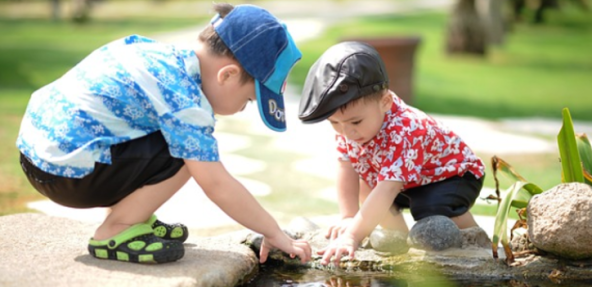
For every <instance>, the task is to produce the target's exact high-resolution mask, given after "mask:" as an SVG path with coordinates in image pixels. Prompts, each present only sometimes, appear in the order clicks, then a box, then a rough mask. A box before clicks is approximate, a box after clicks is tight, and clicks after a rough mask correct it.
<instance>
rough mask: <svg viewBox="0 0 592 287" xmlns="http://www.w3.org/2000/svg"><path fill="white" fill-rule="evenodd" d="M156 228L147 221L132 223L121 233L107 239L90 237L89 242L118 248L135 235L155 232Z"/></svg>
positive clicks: (94, 244)
mask: <svg viewBox="0 0 592 287" xmlns="http://www.w3.org/2000/svg"><path fill="white" fill-rule="evenodd" d="M153 233H154V230H153V229H152V227H151V226H150V225H148V224H146V223H138V224H135V225H132V226H131V227H129V228H128V229H126V230H124V231H122V232H121V233H119V234H117V235H115V236H113V237H111V238H109V239H105V240H94V239H92V238H91V239H90V242H89V244H90V245H93V246H107V248H109V249H116V248H117V247H118V246H119V245H121V244H122V243H124V242H126V241H128V240H130V239H133V238H135V237H138V236H141V235H145V234H153Z"/></svg>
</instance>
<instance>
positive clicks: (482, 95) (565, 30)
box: [0, 11, 592, 215]
mask: <svg viewBox="0 0 592 287" xmlns="http://www.w3.org/2000/svg"><path fill="white" fill-rule="evenodd" d="M568 12H569V13H570V14H569V15H567V16H566V15H556V14H554V15H552V17H551V19H550V22H551V24H550V25H547V26H540V27H535V26H531V25H526V24H521V25H518V26H515V27H514V31H513V32H512V33H511V34H509V37H508V39H507V43H506V44H505V45H504V46H503V47H499V48H495V49H493V50H492V51H491V53H490V54H489V56H488V57H487V58H485V59H477V58H471V57H447V56H446V55H445V54H444V53H443V43H444V34H443V33H444V31H445V24H446V15H444V14H433V13H432V14H416V15H411V16H396V17H373V18H360V19H352V20H351V21H347V22H343V23H341V24H339V25H337V26H335V27H332V28H330V29H328V30H327V33H326V35H323V36H322V37H320V38H318V39H315V40H311V41H308V42H306V43H302V44H300V45H299V46H300V48H301V50H302V52H303V54H304V57H303V59H302V61H301V62H300V63H299V64H298V65H297V66H296V67H295V68H294V71H293V73H292V75H291V77H290V81H291V82H292V83H293V84H295V85H302V83H303V82H304V77H305V76H306V73H307V71H308V68H309V67H310V65H311V64H312V63H313V62H314V61H315V60H316V59H317V58H318V56H320V54H321V53H322V52H323V51H324V50H325V49H327V48H328V47H329V46H331V45H333V44H334V43H336V42H337V41H339V40H340V39H345V38H352V37H359V36H360V35H365V36H378V35H380V36H387V35H421V37H422V42H421V46H420V48H419V50H418V52H417V54H416V74H415V83H414V86H415V95H416V98H415V100H416V101H415V105H416V106H417V107H419V108H421V109H423V110H425V111H427V112H432V113H441V114H460V115H473V116H479V117H487V118H502V117H519V116H546V117H555V118H559V117H560V114H561V108H562V107H564V106H567V107H569V108H570V110H571V113H572V116H573V117H574V118H575V119H578V120H592V113H589V110H590V109H591V108H592V81H591V80H590V79H592V58H591V57H590V56H589V51H592V46H591V45H592V33H591V32H592V28H591V27H592V26H591V25H590V24H591V22H592V20H588V19H586V18H584V19H582V17H580V16H579V14H577V13H575V12H573V11H571V12H570V11H568ZM163 13H164V12H163ZM177 16H178V15H177ZM568 16H569V17H568ZM208 17H209V16H208ZM204 19H205V18H201V19H199V18H195V17H193V16H191V17H189V16H179V17H173V16H170V17H160V18H134V17H131V18H129V19H125V20H123V19H120V18H117V19H109V20H106V19H95V20H94V21H91V22H90V23H88V24H86V25H83V26H76V25H72V24H71V23H69V22H58V23H56V22H51V21H49V20H42V19H29V20H15V19H7V18H0V30H1V31H4V33H3V37H0V137H1V138H2V139H3V140H2V141H1V142H0V182H1V183H2V184H0V215H3V214H10V213H15V212H22V211H26V207H25V204H26V202H28V201H30V200H33V199H39V198H42V197H41V196H40V195H38V194H37V193H36V192H34V191H33V190H32V188H31V187H30V186H29V184H28V183H27V182H26V179H25V177H24V176H23V175H22V172H21V170H20V167H19V165H18V158H17V154H18V152H17V150H16V147H15V140H16V136H17V132H18V127H19V123H20V119H21V117H22V115H23V113H24V109H25V106H26V103H27V101H28V98H29V96H30V94H31V93H32V92H33V91H34V90H35V89H37V88H39V87H41V86H42V85H45V84H47V83H49V82H50V81H52V80H54V79H56V78H57V77H59V76H60V75H62V74H63V73H64V72H65V71H67V70H68V69H69V68H70V67H72V66H73V65H74V64H76V63H77V62H78V61H80V60H81V59H82V58H83V57H84V56H85V55H87V54H88V53H89V52H91V51H92V50H94V49H96V48H97V47H99V46H100V45H103V44H105V43H107V42H109V41H112V40H114V39H116V38H119V37H123V36H125V35H129V34H133V33H137V34H143V35H151V34H155V33H159V32H162V31H170V30H175V29H180V28H186V27H191V26H195V25H196V24H198V23H201V22H203V20H204ZM243 131H244V129H242V128H241V126H240V124H239V123H237V125H236V126H235V128H234V129H230V130H228V131H226V132H236V133H239V134H241V133H243ZM253 141H254V142H257V143H258V144H257V145H256V146H255V147H253V148H249V149H245V150H241V151H240V152H239V154H241V155H244V156H250V157H253V158H257V159H260V160H264V161H266V163H267V164H268V169H267V170H266V171H265V172H263V173H257V174H253V175H251V176H250V177H251V178H253V179H256V180H261V181H263V182H265V183H267V184H269V185H271V187H272V189H273V191H274V193H273V195H272V196H268V197H263V198H260V200H261V202H262V204H263V205H264V206H266V207H267V208H269V209H270V210H272V211H273V212H274V214H280V213H286V214H328V213H335V212H336V204H335V203H332V202H327V201H326V200H323V199H320V198H317V199H314V194H313V193H312V191H314V190H317V189H318V188H322V187H324V186H325V185H327V184H328V182H327V181H326V180H324V179H320V178H316V177H311V176H308V175H303V174H298V173H290V174H288V175H286V174H285V173H286V172H285V171H286V170H288V169H289V166H290V163H291V162H292V161H294V160H297V159H298V158H299V157H298V154H297V153H291V152H290V153H289V152H282V153H280V154H279V156H274V157H271V156H269V153H268V152H267V151H266V150H264V149H265V147H267V146H268V144H269V141H270V140H269V138H266V137H264V136H253ZM262 148H263V149H262ZM480 156H481V157H482V158H483V159H484V161H485V162H486V163H489V159H490V157H491V155H480ZM502 157H503V158H504V159H505V160H506V161H508V162H510V163H511V164H513V165H514V166H515V167H516V169H517V170H518V171H519V172H520V173H522V174H523V175H524V176H525V177H526V178H527V179H529V180H531V181H533V182H535V183H537V184H539V185H541V186H542V187H545V188H549V187H552V186H553V185H555V184H556V183H559V177H558V174H559V170H560V167H559V165H558V162H557V155H554V154H550V155H548V154H541V155H511V156H503V155H502ZM488 169H489V170H488V173H489V174H488V177H487V179H486V185H488V186H493V180H492V176H491V171H490V168H489V167H488ZM270 174H271V176H270ZM475 210H477V212H478V213H480V214H493V213H494V212H495V205H491V206H485V207H477V208H476V209H475Z"/></svg>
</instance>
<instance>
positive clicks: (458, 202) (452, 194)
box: [394, 172, 484, 221]
mask: <svg viewBox="0 0 592 287" xmlns="http://www.w3.org/2000/svg"><path fill="white" fill-rule="evenodd" d="M483 178H484V176H483V177H481V178H479V179H477V178H476V177H475V176H474V175H473V174H472V173H470V172H466V173H465V174H464V176H462V177H460V176H455V177H451V178H448V179H445V180H443V181H439V182H434V183H430V184H427V185H423V186H418V187H414V188H410V189H407V190H405V191H403V192H401V193H399V195H398V196H397V197H396V198H395V202H394V203H395V205H397V207H398V208H409V209H410V211H411V215H412V216H413V219H415V220H416V221H417V220H420V219H422V218H425V217H428V216H432V215H443V216H447V217H456V216H459V215H463V214H464V213H466V212H467V211H469V209H470V208H471V207H472V206H473V204H474V203H475V200H477V197H478V196H479V192H480V191H481V188H482V187H483Z"/></svg>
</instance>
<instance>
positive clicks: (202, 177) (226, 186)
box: [185, 160, 311, 263]
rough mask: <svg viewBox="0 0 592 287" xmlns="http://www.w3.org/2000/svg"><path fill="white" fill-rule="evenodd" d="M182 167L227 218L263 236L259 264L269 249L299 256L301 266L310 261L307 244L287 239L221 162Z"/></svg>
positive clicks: (191, 163) (199, 163)
mask: <svg viewBox="0 0 592 287" xmlns="http://www.w3.org/2000/svg"><path fill="white" fill-rule="evenodd" d="M185 164H186V165H187V167H188V168H189V172H190V173H191V175H192V177H193V178H194V179H195V181H196V182H197V184H199V186H200V187H201V188H202V189H203V190H204V192H205V193H206V195H207V196H208V197H209V198H210V199H211V200H212V201H213V202H214V203H215V204H216V205H218V206H219V207H220V208H221V209H222V210H223V211H224V212H225V213H226V214H228V216H230V217H231V218H232V219H234V220H236V221H237V222H238V223H240V224H241V225H243V226H245V227H247V228H249V229H251V230H253V231H255V232H258V233H260V234H262V235H263V236H264V239H263V243H262V244H261V252H260V254H259V258H260V261H261V263H263V262H265V260H266V259H267V255H268V253H269V249H270V248H273V247H277V248H279V249H281V250H282V251H284V252H286V253H288V254H290V255H292V256H294V255H296V256H298V257H300V259H301V261H302V262H303V263H304V262H307V261H309V260H310V258H311V254H310V253H311V248H310V245H309V244H308V242H306V241H305V240H293V239H291V238H290V237H288V236H287V235H286V234H285V233H284V232H283V231H282V230H281V229H280V227H279V226H278V224H277V222H276V221H275V220H274V219H273V218H272V217H271V215H270V214H269V213H267V211H265V210H264V209H263V208H262V207H261V205H260V204H259V203H258V202H257V200H256V199H255V198H254V197H253V196H252V195H251V193H249V191H247V189H246V188H245V187H244V186H243V185H242V184H241V183H240V182H238V181H237V180H236V179H235V178H234V177H232V175H230V174H229V173H228V171H226V168H224V165H222V163H221V162H199V161H193V160H185Z"/></svg>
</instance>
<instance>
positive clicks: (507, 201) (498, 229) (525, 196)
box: [491, 181, 543, 262]
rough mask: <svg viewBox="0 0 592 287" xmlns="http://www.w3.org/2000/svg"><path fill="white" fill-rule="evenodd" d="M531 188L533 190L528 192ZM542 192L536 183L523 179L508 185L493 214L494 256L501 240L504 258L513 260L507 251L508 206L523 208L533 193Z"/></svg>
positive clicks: (492, 243)
mask: <svg viewBox="0 0 592 287" xmlns="http://www.w3.org/2000/svg"><path fill="white" fill-rule="evenodd" d="M531 190H532V191H533V192H530V191H531ZM523 191H526V192H523ZM542 192H543V190H542V189H541V188H540V187H539V186H537V185H536V184H534V183H529V182H525V181H517V182H516V183H514V184H513V185H512V186H510V188H509V189H508V190H506V192H505V196H504V198H502V201H501V203H500V205H499V207H498V209H497V214H496V216H495V224H494V229H493V238H492V242H491V247H492V251H493V257H494V258H497V257H498V255H497V247H498V244H499V243H500V242H501V244H502V246H503V247H504V252H505V254H506V260H509V262H511V261H513V258H514V255H513V254H512V252H511V251H509V250H510V248H509V241H508V217H509V213H510V207H512V206H514V207H519V208H524V207H526V206H527V205H528V202H529V201H530V199H531V198H532V197H533V196H534V195H536V194H540V193H542ZM516 202H517V203H519V205H520V206H517V205H514V204H515V203H516Z"/></svg>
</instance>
